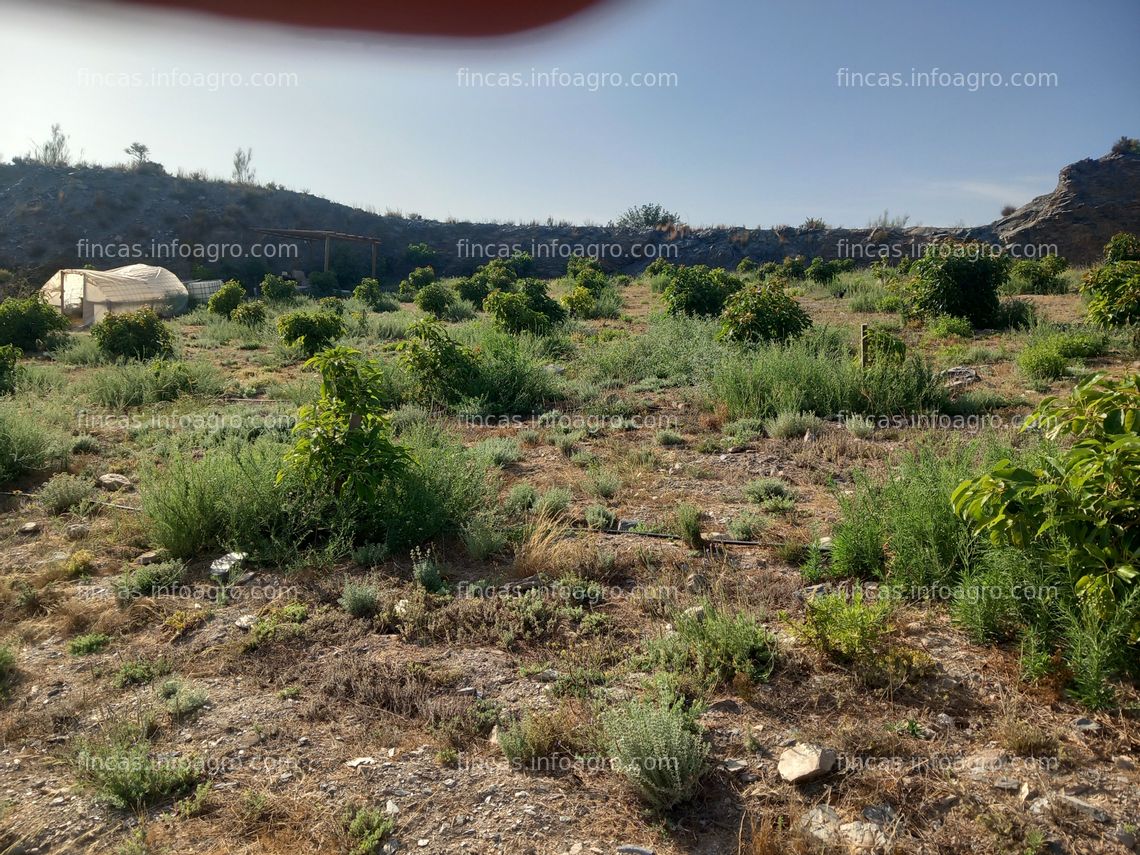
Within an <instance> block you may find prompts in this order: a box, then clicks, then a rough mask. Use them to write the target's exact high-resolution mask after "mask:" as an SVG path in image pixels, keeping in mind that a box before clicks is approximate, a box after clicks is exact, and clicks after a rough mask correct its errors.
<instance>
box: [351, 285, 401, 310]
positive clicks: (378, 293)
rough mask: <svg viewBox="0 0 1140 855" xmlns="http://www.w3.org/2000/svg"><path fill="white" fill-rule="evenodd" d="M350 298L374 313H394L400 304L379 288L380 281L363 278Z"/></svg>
mask: <svg viewBox="0 0 1140 855" xmlns="http://www.w3.org/2000/svg"><path fill="white" fill-rule="evenodd" d="M352 296H353V297H354V298H355V299H357V300H359V301H360V302H361V303H363V304H364V305H366V306H367V307H368V308H370V309H371V310H372V311H374V312H394V311H396V310H397V309H398V308H399V307H400V303H399V301H398V300H396V298H395V297H393V296H392V295H391V294H389V293H388V292H387V291H385V290H384V289H383V288H381V287H380V280H378V279H373V278H371V277H365V278H364V279H361V280H360V284H359V285H357V286H356V288H355V289H354V290H353V292H352Z"/></svg>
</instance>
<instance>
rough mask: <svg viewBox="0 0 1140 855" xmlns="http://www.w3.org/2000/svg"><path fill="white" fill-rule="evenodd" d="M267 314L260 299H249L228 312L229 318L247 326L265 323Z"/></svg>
mask: <svg viewBox="0 0 1140 855" xmlns="http://www.w3.org/2000/svg"><path fill="white" fill-rule="evenodd" d="M267 314H268V312H267V311H266V308H265V303H263V302H261V300H250V301H249V302H248V303H242V304H241V305H240V306H238V307H237V308H235V309H234V310H233V311H232V312H230V320H232V321H235V322H237V323H239V324H244V325H245V326H247V327H259V326H261V325H262V324H263V323H265V318H266V316H267Z"/></svg>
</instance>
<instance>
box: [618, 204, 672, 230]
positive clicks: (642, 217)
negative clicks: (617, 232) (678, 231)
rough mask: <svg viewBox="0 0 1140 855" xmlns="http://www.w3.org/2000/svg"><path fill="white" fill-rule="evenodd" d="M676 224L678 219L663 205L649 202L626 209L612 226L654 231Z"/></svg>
mask: <svg viewBox="0 0 1140 855" xmlns="http://www.w3.org/2000/svg"><path fill="white" fill-rule="evenodd" d="M678 222H680V218H679V217H678V216H677V215H676V214H675V213H673V212H672V211H670V210H667V209H666V208H665V206H664V205H659V204H657V203H656V202H650V203H648V204H645V205H634V206H633V207H632V208H627V209H626V211H625V213H623V214H622V215H621V216H620V217H618V218H617V219H616V220H614V222H613V225H614V226H616V227H617V228H619V229H656V228H662V227H664V226H671V225H675V224H676V223H678Z"/></svg>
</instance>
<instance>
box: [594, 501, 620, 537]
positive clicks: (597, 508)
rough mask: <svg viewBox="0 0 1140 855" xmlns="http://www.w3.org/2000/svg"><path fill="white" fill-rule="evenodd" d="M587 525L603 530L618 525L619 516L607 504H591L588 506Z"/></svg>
mask: <svg viewBox="0 0 1140 855" xmlns="http://www.w3.org/2000/svg"><path fill="white" fill-rule="evenodd" d="M586 525H587V526H588V527H589V528H592V529H597V530H601V531H604V530H607V529H612V528H615V527H616V526H617V516H616V515H615V514H614V512H613V511H611V510H610V509H609V508H607V507H606V506H605V505H590V507H588V508H586Z"/></svg>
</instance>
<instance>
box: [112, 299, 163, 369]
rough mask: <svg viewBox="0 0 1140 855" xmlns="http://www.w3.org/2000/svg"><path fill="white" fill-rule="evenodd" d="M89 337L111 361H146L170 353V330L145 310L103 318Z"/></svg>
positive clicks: (148, 310)
mask: <svg viewBox="0 0 1140 855" xmlns="http://www.w3.org/2000/svg"><path fill="white" fill-rule="evenodd" d="M91 337H92V338H94V339H95V343H96V344H97V345H98V346H99V350H100V352H101V353H102V354H103V355H104V356H107V357H110V358H111V359H150V358H152V357H155V356H166V355H167V354H170V353H172V352H173V351H174V339H173V337H172V335H171V333H170V328H169V327H168V326H167V325H166V324H164V323H163V322H162V319H161V318H159V317H158V315H157V314H155V312H154V310H153V309H149V308H148V309H139V310H138V311H137V312H123V313H121V314H109V315H105V316H104V317H103V319H102V320H101V321H99V323H97V324H95V326H93V327H92V328H91Z"/></svg>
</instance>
